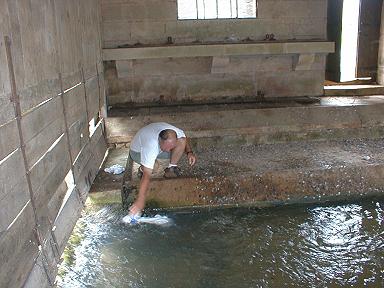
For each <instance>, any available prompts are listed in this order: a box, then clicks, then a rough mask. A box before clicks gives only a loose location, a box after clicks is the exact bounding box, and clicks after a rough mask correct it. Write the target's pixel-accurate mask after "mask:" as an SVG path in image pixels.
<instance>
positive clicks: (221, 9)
mask: <svg viewBox="0 0 384 288" xmlns="http://www.w3.org/2000/svg"><path fill="white" fill-rule="evenodd" d="M256 11H257V0H177V15H178V19H179V20H197V19H244V18H256Z"/></svg>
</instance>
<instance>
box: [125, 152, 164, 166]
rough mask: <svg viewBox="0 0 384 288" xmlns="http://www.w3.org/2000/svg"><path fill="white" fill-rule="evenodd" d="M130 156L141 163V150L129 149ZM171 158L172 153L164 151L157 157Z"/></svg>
mask: <svg viewBox="0 0 384 288" xmlns="http://www.w3.org/2000/svg"><path fill="white" fill-rule="evenodd" d="M129 156H130V157H131V159H132V160H133V161H135V162H136V163H139V164H141V153H140V152H136V151H132V150H129ZM170 158H171V153H169V152H164V151H163V152H161V153H160V154H159V155H157V158H156V159H170Z"/></svg>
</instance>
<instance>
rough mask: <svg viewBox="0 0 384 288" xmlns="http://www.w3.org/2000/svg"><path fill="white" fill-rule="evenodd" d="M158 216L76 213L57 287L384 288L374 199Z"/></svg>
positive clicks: (381, 207)
mask: <svg viewBox="0 0 384 288" xmlns="http://www.w3.org/2000/svg"><path fill="white" fill-rule="evenodd" d="M163 214H164V213H163ZM165 214H166V215H168V216H169V217H171V218H172V219H173V224H171V225H168V226H155V225H150V224H142V225H136V226H127V225H124V224H122V223H121V222H120V219H121V218H122V217H123V216H124V215H125V211H123V210H122V209H121V208H120V206H104V207H101V208H98V209H94V208H93V209H88V210H87V211H85V213H84V215H83V217H82V218H81V219H80V220H79V221H78V224H77V231H78V232H77V236H78V239H80V240H79V241H78V243H77V244H76V245H74V246H72V248H73V249H72V252H73V257H72V259H71V260H72V261H67V262H64V263H63V264H62V266H61V268H60V270H61V277H60V281H59V287H349V286H355V287H384V281H383V277H384V229H383V227H384V198H381V199H377V198H375V199H368V200H365V201H361V202H359V203H347V204H345V203H344V204H332V205H327V206H324V205H323V206H297V205H295V206H288V207H280V208H268V209H256V208H252V209H248V208H236V209H221V210H211V211H209V210H205V211H194V212H193V211H185V212H168V213H165Z"/></svg>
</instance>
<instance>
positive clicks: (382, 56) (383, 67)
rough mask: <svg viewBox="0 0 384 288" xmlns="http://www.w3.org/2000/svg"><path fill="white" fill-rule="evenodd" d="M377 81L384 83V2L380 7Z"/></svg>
mask: <svg viewBox="0 0 384 288" xmlns="http://www.w3.org/2000/svg"><path fill="white" fill-rule="evenodd" d="M377 83H378V84H380V85H384V2H383V4H382V7H381V25H380V38H379V55H378V59H377Z"/></svg>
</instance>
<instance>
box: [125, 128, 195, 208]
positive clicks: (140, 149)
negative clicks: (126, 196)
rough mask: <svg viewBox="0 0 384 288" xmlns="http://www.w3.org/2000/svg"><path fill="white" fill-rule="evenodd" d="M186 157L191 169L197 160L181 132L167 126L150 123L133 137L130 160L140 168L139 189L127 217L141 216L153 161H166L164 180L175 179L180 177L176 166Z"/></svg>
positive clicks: (179, 171)
mask: <svg viewBox="0 0 384 288" xmlns="http://www.w3.org/2000/svg"><path fill="white" fill-rule="evenodd" d="M184 153H185V154H186V155H187V157H188V163H189V165H191V166H193V165H194V164H195V162H196V157H195V155H194V154H193V151H192V149H191V146H190V144H189V143H188V140H187V137H186V136H185V134H184V131H183V130H181V129H179V128H177V127H175V126H172V125H170V124H168V123H164V122H159V123H152V124H149V125H147V126H145V127H143V128H141V129H140V130H139V131H138V132H137V133H136V135H135V137H133V140H132V142H131V147H130V151H129V156H130V157H131V158H132V160H133V161H135V162H136V163H138V164H140V167H139V171H138V174H139V177H141V180H140V188H139V194H138V197H137V199H136V201H135V202H134V203H133V204H132V206H131V207H130V208H129V211H130V212H129V214H131V215H136V214H140V213H141V212H142V210H143V209H144V206H145V199H146V196H147V193H148V188H149V182H150V179H151V174H152V170H153V167H154V165H155V162H156V159H157V158H159V159H169V165H168V168H166V169H165V170H164V177H165V178H174V177H178V176H180V175H181V170H180V168H179V167H177V163H178V162H179V160H180V159H181V157H182V156H183V154H184Z"/></svg>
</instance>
